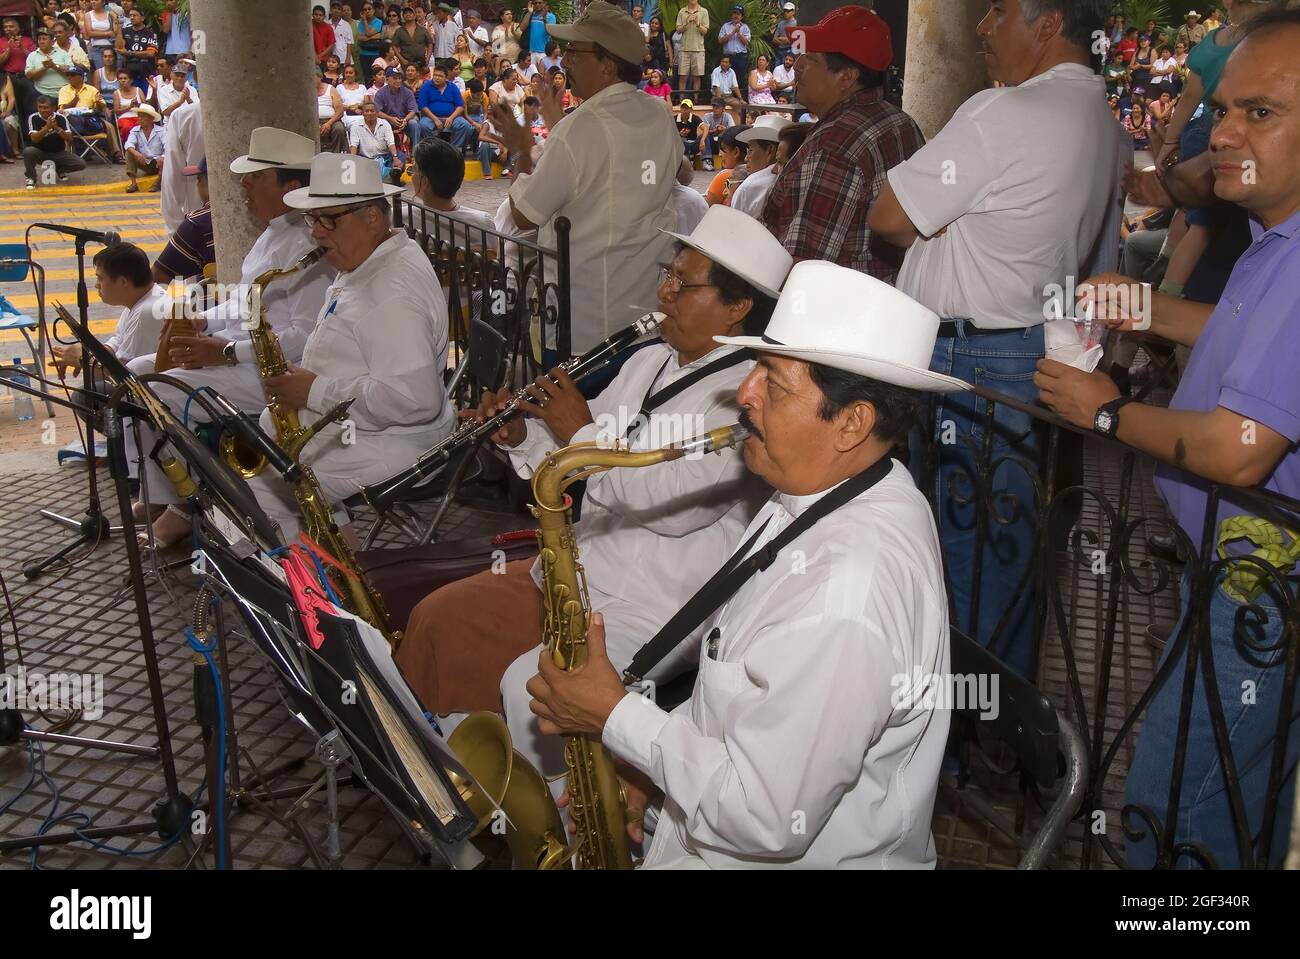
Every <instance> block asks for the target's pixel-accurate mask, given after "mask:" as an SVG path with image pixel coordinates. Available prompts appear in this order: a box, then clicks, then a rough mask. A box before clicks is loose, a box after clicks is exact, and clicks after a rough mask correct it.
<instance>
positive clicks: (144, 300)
mask: <svg viewBox="0 0 1300 959" xmlns="http://www.w3.org/2000/svg"><path fill="white" fill-rule="evenodd" d="M170 304H171V300H170V298H169V297H168V296H167V291H166V290H164V289H163V288H162V287H161V286H156V285H155V286H153V287H151V288H150V290H149V292H147V293H145V295H144V296H142V297H140V299H138V300H136V302H135V303H134V305H132V306H128V307H127V308H126V309H124V310H123V311H122V315H121V316H120V317H118V320H117V327H116V328H115V329H114V330H113V335H112V336H110V337H109V338H108V348H109V349H110V350H112V351H113V353H114V354H115V355H116V356H117V358H118V359H119V360H121V361H122V362H124V363H125V362H126V361H127V360H133V359H135V358H136V357H137V356H146V355H148V354H150V353H152V352H153V351H154V350H156V349H158V339H159V337H161V336H162V328H163V323H164V321H165V319H166V317H167V316H168V315H169V313H170Z"/></svg>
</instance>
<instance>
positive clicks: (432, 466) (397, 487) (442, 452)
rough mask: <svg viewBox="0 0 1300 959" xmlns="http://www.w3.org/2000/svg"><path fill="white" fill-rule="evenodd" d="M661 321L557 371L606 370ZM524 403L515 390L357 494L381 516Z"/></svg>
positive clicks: (644, 321) (624, 332)
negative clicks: (485, 413)
mask: <svg viewBox="0 0 1300 959" xmlns="http://www.w3.org/2000/svg"><path fill="white" fill-rule="evenodd" d="M664 319H665V317H664V314H662V313H647V314H646V315H645V316H643V317H641V318H640V319H638V320H636V321H635V322H634V323H632V324H631V325H629V326H626V327H624V328H623V329H621V330H619V331H618V332H617V333H615V334H613V335H612V336H610V337H609V338H608V339H606V340H602V341H601V342H600V343H598V344H597V345H596V346H594V347H592V348H591V349H590V350H588V351H587V352H586V353H583V354H582V355H581V356H575V357H572V358H570V359H567V360H565V361H564V362H563V363H561V364H560V369H562V370H564V372H566V373H568V374H569V376H570V377H572V378H573V379H575V380H580V379H582V378H583V377H584V376H587V375H588V374H591V373H594V372H596V371H597V370H599V369H602V368H604V367H605V366H607V365H608V364H609V362H610V361H611V360H612V359H613V358H614V357H615V356H617V355H618V354H619V353H622V352H623V351H624V350H625V349H627V348H628V347H629V346H631V345H632V344H633V343H635V342H636V341H637V340H639V339H641V338H642V337H644V336H649V335H650V334H652V333H654V332H655V331H657V330H658V329H659V325H660V324H661V323H663V321H664ZM530 385H531V384H530ZM528 400H529V396H528V387H527V386H525V387H523V388H521V389H519V390H516V391H515V393H514V395H513V396H511V397H510V402H508V403H507V404H506V405H505V406H504V407H503V408H502V409H500V410H499V411H497V413H496V414H495V415H493V416H491V417H489V418H488V419H486V420H482V421H479V422H473V421H471V422H468V423H465V424H464V425H463V426H461V427H459V428H458V429H457V430H456V431H455V432H453V433H452V434H451V435H450V436H448V437H447V438H446V439H445V440H443V441H442V442H441V443H439V444H438V445H437V446H434V447H433V448H432V449H428V450H426V451H425V452H423V453H421V454H420V458H419V459H417V460H416V461H415V462H414V463H413V464H412V465H411V466H409V467H408V468H407V469H405V470H403V471H402V472H400V473H398V474H397V475H396V476H392V477H390V478H388V479H386V480H384V481H383V482H381V483H376V484H374V485H373V486H367V487H365V488H364V489H363V490H362V491H361V494H362V496H364V497H365V499H366V502H367V503H369V504H370V506H371V507H373V508H374V509H375V510H376V511H379V512H382V511H383V510H384V509H386V508H387V507H388V505H389V504H390V503H391V502H392V501H393V499H394V498H396V497H397V496H399V495H400V494H401V493H402V492H403V491H405V490H407V489H410V488H411V487H412V486H414V485H415V484H416V483H418V482H420V481H421V480H423V479H426V478H428V477H430V476H432V475H433V474H434V473H436V472H437V471H438V470H440V469H442V468H443V467H444V466H446V465H447V463H448V462H450V461H451V458H452V456H454V455H455V454H456V452H457V451H458V450H461V449H464V448H465V447H466V446H469V445H470V444H473V443H477V442H479V441H480V440H482V439H485V438H487V437H489V436H491V435H492V434H493V433H495V432H496V431H497V430H499V429H500V428H501V427H502V426H503V425H505V424H506V423H508V422H509V421H510V420H512V419H514V418H515V417H516V416H518V415H519V407H520V404H521V403H524V402H527V401H528Z"/></svg>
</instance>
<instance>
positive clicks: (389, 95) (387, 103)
mask: <svg viewBox="0 0 1300 959" xmlns="http://www.w3.org/2000/svg"><path fill="white" fill-rule="evenodd" d="M375 109H376V110H378V111H379V112H380V113H387V114H388V115H389V116H390V117H397V118H398V119H399V120H400V119H401V118H402V117H404V116H406V115H407V114H408V113H415V112H416V108H415V94H414V93H412V92H411V88H410V87H408V86H407V85H406V84H405V83H403V84H402V85H401V86H400V87H398V88H397V89H396V90H392V89H390V88H389V86H388V84H386V83H385V84H384V88H383V89H382V90H380V91H379V92H378V93H376V94H375Z"/></svg>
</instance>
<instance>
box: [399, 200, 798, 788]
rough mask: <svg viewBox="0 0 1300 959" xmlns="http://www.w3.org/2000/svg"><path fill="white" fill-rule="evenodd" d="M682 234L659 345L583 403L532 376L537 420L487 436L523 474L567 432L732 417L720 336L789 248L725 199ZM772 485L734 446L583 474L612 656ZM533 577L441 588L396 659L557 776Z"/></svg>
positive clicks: (436, 704) (744, 327) (592, 573)
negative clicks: (493, 717) (541, 723)
mask: <svg viewBox="0 0 1300 959" xmlns="http://www.w3.org/2000/svg"><path fill="white" fill-rule="evenodd" d="M674 236H676V235H675V234H674ZM677 239H678V240H679V241H680V243H679V249H678V251H677V253H676V255H675V256H674V257H673V260H672V262H671V263H668V264H665V265H664V269H663V270H662V271H661V275H660V284H659V288H658V297H659V309H660V310H661V311H662V312H663V313H664V314H665V319H664V321H663V325H662V326H661V327H660V334H661V335H662V336H663V339H664V342H663V343H660V344H655V345H652V346H648V347H646V348H644V349H642V350H640V351H639V352H637V353H636V354H635V355H634V356H633V357H632V358H631V359H630V360H629V361H628V362H627V363H626V364H625V365H624V367H623V368H622V369H621V370H620V371H619V373H618V375H617V377H616V378H615V379H614V380H613V382H611V383H610V385H609V386H608V387H606V388H605V390H604V391H603V392H601V394H600V395H599V396H597V397H596V398H595V399H593V400H591V401H590V402H588V401H587V400H586V399H584V398H583V397H582V395H581V394H580V393H579V392H578V390H577V389H576V388H575V386H574V382H573V380H572V379H571V378H570V377H569V376H568V375H567V374H565V373H563V372H562V371H560V370H558V369H557V370H553V371H552V373H551V374H550V375H548V376H543V377H541V378H539V379H538V380H537V381H536V383H535V384H534V385H533V386H532V388H531V390H530V392H531V394H532V397H533V399H532V401H531V402H529V403H526V404H524V409H525V410H526V412H528V413H530V414H532V416H533V417H534V418H532V419H528V420H524V419H522V418H520V419H515V420H513V421H512V422H511V423H510V424H509V425H507V426H506V427H503V428H502V429H501V430H500V431H499V432H498V433H497V434H496V435H495V437H494V439H495V441H496V442H497V443H498V444H499V445H501V446H502V447H504V448H505V449H506V450H508V452H509V456H510V459H511V461H512V463H513V465H514V466H515V468H516V470H517V471H518V472H519V474H520V475H522V476H524V477H525V478H527V477H530V476H531V475H532V474H533V471H534V469H535V468H537V467H538V466H539V465H540V464H541V463H542V461H543V460H544V459H545V457H546V455H547V454H548V453H550V452H552V451H553V450H555V449H556V448H558V447H562V446H567V445H569V444H570V443H578V442H583V441H588V440H596V441H602V440H603V441H605V442H609V443H613V442H615V441H616V440H626V441H627V442H628V443H630V445H631V447H632V448H633V449H638V450H644V449H655V448H657V447H659V446H663V445H666V444H668V443H672V442H675V441H679V440H683V439H689V438H691V437H693V436H695V435H696V434H698V433H701V432H704V431H705V430H708V429H712V428H715V427H719V426H726V425H730V424H732V423H734V422H735V421H736V417H737V416H738V414H739V409H738V408H737V407H736V405H735V390H736V387H737V386H738V385H739V384H740V382H741V380H743V379H744V377H745V375H746V373H747V372H748V371H749V369H750V368H751V367H752V365H753V358H752V356H751V355H749V354H744V353H741V352H740V351H739V350H738V348H737V347H734V346H729V345H727V346H719V345H718V344H717V343H715V342H714V340H713V338H714V337H715V336H718V335H727V334H732V335H734V334H738V333H741V332H749V333H752V334H754V335H758V334H760V333H761V332H762V331H763V329H764V327H765V326H766V325H767V319H768V317H769V316H770V315H771V311H772V307H773V305H774V303H773V301H774V299H775V296H776V295H777V293H778V291H779V290H780V288H781V284H782V283H783V282H784V281H785V277H786V274H787V273H788V272H789V270H790V266H791V263H792V260H791V258H790V256H789V254H788V253H786V252H785V250H784V249H782V247H781V245H780V244H779V243H777V242H776V241H775V239H774V238H773V237H772V236H771V234H770V233H768V232H767V231H766V230H765V229H763V227H762V226H761V225H760V224H758V222H757V221H755V220H754V219H752V218H751V217H748V216H745V215H744V214H742V213H738V212H736V211H734V210H731V209H729V208H726V207H715V208H713V209H711V210H710V211H709V213H708V215H707V216H706V217H705V218H704V219H703V220H702V221H701V222H700V224H699V225H698V226H697V227H696V229H695V231H694V232H693V233H692V234H691V235H690V236H677ZM552 377H554V379H552ZM508 398H509V394H508V393H507V392H506V391H502V393H501V394H500V395H499V396H497V397H495V398H489V400H488V401H487V402H485V404H484V406H483V408H482V409H481V410H480V413H481V414H482V415H484V416H490V415H492V414H493V413H494V412H495V411H496V409H497V407H498V406H499V405H500V404H502V403H504V402H505V401H506V400H507V399H508ZM643 411H644V414H643ZM766 496H767V490H766V488H765V487H764V486H763V484H762V483H761V482H759V481H758V480H757V478H756V477H753V476H751V475H748V474H747V472H746V470H745V468H744V465H743V463H742V462H741V459H740V456H739V454H738V452H737V451H736V450H734V449H732V450H726V451H724V452H722V453H720V454H719V455H716V456H714V455H710V456H707V457H696V458H691V459H683V460H678V461H676V462H674V463H671V464H665V465H662V466H658V467H656V468H654V469H645V470H631V469H627V470H611V471H610V472H608V473H603V474H600V475H598V476H594V477H592V478H591V479H590V480H589V481H588V484H587V489H586V495H585V499H584V501H583V505H582V519H581V522H580V523H579V524H578V526H577V540H578V548H579V551H580V553H581V562H582V563H583V565H584V567H585V570H586V583H587V587H588V590H589V592H590V595H591V598H592V602H593V604H594V605H595V607H596V608H598V609H601V610H603V611H604V613H605V617H606V622H607V623H608V626H609V637H610V639H609V643H610V655H611V657H612V658H613V659H614V661H615V662H616V663H618V664H619V665H620V666H623V665H626V664H627V662H628V661H629V660H630V659H631V655H632V653H633V652H634V651H635V650H636V649H637V647H638V646H639V645H640V643H641V642H642V638H643V637H644V636H646V635H649V634H652V633H653V632H654V631H655V630H657V629H659V627H660V626H662V625H663V624H664V623H665V622H666V621H667V620H668V618H669V617H670V616H671V615H672V614H673V612H674V611H675V610H676V609H677V608H678V607H679V606H680V605H681V603H682V602H683V601H684V600H685V599H686V598H687V596H688V595H689V591H690V590H691V589H692V588H693V584H695V583H698V581H699V578H700V577H701V576H704V575H707V574H708V573H709V572H711V571H712V570H713V569H715V568H716V567H717V565H718V564H719V563H720V562H722V560H723V559H725V558H726V557H727V555H729V554H730V552H731V551H732V550H733V549H734V548H735V546H736V544H737V543H738V542H739V537H740V533H741V531H742V530H743V529H744V527H745V524H747V523H748V522H749V519H750V517H751V516H752V515H753V513H754V511H755V510H756V509H757V508H758V506H759V504H761V502H762V501H763V499H764V498H766ZM540 577H541V570H540V567H539V566H538V565H536V564H534V563H533V561H531V560H520V561H516V562H514V563H509V564H507V565H506V566H505V569H504V572H503V573H500V574H496V573H493V572H485V573H482V574H480V575H477V576H473V577H470V578H468V579H465V580H462V581H460V582H457V583H452V584H450V585H448V586H445V587H443V588H442V589H439V590H437V591H436V592H434V593H432V594H430V595H429V596H428V597H426V598H425V599H424V601H423V602H422V603H421V604H420V605H419V606H417V607H416V609H415V611H414V612H413V613H412V615H411V618H410V620H409V622H408V625H407V629H406V636H405V638H404V640H403V642H402V645H401V647H400V649H399V650H398V653H397V657H396V658H397V662H398V664H399V665H400V666H401V667H402V671H403V672H404V674H405V675H406V677H407V680H408V681H409V682H410V684H411V686H412V688H413V689H414V690H415V691H416V693H417V694H418V695H419V696H420V697H421V699H422V700H423V701H424V704H425V706H426V707H427V708H429V709H431V710H433V711H434V712H435V713H439V714H446V713H460V712H468V711H472V710H476V709H488V710H494V711H496V710H500V709H501V708H502V704H503V703H504V709H505V715H506V721H507V724H508V725H509V727H510V734H511V736H512V738H513V740H514V745H515V748H516V749H518V750H519V751H520V752H521V753H522V754H523V755H524V756H525V757H527V758H528V759H529V760H530V761H532V762H533V764H534V765H536V766H537V767H538V768H539V769H540V770H541V771H542V773H543V774H544V775H546V776H547V777H548V778H551V777H559V776H562V774H563V772H564V768H565V767H564V762H563V757H562V755H561V748H560V742H559V740H557V739H555V738H554V737H543V736H540V735H539V733H538V730H537V726H536V723H535V721H534V720H533V717H532V716H531V714H530V713H529V712H528V694H527V692H526V691H525V689H524V684H525V683H526V682H527V680H528V678H529V677H530V676H532V674H533V673H534V672H535V671H536V663H537V654H536V648H537V646H538V644H539V643H540V642H541V635H542V597H541V593H540V591H539V587H540V585H541V578H540ZM694 652H695V651H694V647H693V645H692V644H691V643H683V644H682V645H681V648H680V649H679V650H677V651H675V652H674V653H673V654H672V655H669V656H667V657H665V660H664V662H663V663H661V664H660V665H659V666H658V667H657V668H656V669H655V670H654V671H653V672H652V673H651V678H652V679H654V680H658V681H666V680H667V679H668V678H671V677H672V676H673V675H675V674H677V673H680V672H681V671H682V670H683V669H685V668H687V667H688V666H689V663H690V661H691V660H692V659H693V657H694ZM512 663H514V665H513V666H512V665H511V664H512ZM448 725H451V724H449V723H445V724H444V727H446V726H448ZM560 785H561V786H562V782H561V784H560ZM557 791H558V789H557Z"/></svg>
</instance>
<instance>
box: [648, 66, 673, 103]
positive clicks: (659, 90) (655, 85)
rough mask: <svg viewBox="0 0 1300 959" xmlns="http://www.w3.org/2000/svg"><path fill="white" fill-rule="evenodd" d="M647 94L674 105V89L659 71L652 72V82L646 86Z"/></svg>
mask: <svg viewBox="0 0 1300 959" xmlns="http://www.w3.org/2000/svg"><path fill="white" fill-rule="evenodd" d="M645 92H646V93H648V94H650V96H652V97H658V98H659V99H660V100H663V101H664V102H665V103H667V104H669V105H670V106H671V105H672V102H673V88H672V87H671V86H670V85H669V84H668V82H667V81H666V80H664V75H663V73H662V72H660V71H659V70H651V71H650V82H649V83H647V84H646V85H645Z"/></svg>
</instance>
